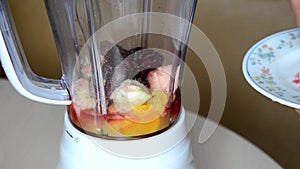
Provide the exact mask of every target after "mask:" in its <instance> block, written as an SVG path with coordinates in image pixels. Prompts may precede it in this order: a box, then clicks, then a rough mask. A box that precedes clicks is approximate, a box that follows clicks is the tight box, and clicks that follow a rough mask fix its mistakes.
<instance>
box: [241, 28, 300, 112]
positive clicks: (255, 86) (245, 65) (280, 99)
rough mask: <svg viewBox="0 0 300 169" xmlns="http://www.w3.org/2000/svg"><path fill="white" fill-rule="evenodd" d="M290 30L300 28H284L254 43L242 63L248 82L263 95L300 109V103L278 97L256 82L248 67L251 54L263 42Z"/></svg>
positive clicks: (297, 30)
mask: <svg viewBox="0 0 300 169" xmlns="http://www.w3.org/2000/svg"><path fill="white" fill-rule="evenodd" d="M290 32H300V28H294V29H288V30H284V31H280V32H277V33H274V34H271V35H269V36H266V37H265V38H262V39H260V40H259V41H257V42H256V43H255V44H254V45H252V46H251V48H249V49H248V51H247V52H246V54H245V55H244V58H243V63H242V71H243V74H244V77H245V79H246V81H247V82H248V84H250V86H252V87H253V88H254V89H255V90H256V91H258V92H259V93H261V94H262V95H264V96H266V97H267V98H269V99H271V100H272V101H273V102H278V103H280V104H282V105H285V106H288V107H292V108H296V109H300V103H294V102H291V101H289V100H287V99H284V98H282V97H278V96H276V95H274V94H272V93H270V92H268V91H266V90H265V89H263V88H262V87H261V86H260V85H258V84H257V83H255V81H254V80H253V78H252V77H251V76H250V74H249V72H248V70H249V69H248V65H247V63H248V60H249V56H250V55H251V54H252V53H253V51H254V50H255V49H256V48H257V47H258V46H261V45H262V43H265V42H266V41H269V40H271V39H274V38H276V37H278V36H280V35H283V34H287V33H290Z"/></svg>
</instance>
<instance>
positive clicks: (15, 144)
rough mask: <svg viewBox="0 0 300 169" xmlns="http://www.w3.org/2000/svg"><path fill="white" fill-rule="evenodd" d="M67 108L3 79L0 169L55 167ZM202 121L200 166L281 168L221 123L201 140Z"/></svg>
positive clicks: (197, 150) (200, 122) (196, 127)
mask: <svg viewBox="0 0 300 169" xmlns="http://www.w3.org/2000/svg"><path fill="white" fill-rule="evenodd" d="M65 109H66V108H65V107H64V106H53V105H46V104H41V103H37V102H33V101H30V100H28V99H26V98H24V97H22V96H21V95H19V94H18V93H17V92H16V91H15V90H14V89H13V88H12V87H11V85H10V84H9V82H8V81H6V80H3V79H0V169H55V167H56V163H57V161H58V158H59V142H60V137H61V135H62V132H63V116H64V112H65ZM202 125H203V118H201V117H198V119H197V121H196V123H195V125H194V127H193V129H192V131H191V141H192V148H193V153H194V157H195V161H196V163H197V166H198V169H280V168H282V167H280V166H279V165H278V164H277V163H276V162H274V161H273V160H272V159H271V158H270V157H268V156H267V155H266V154H265V153H264V152H262V151H261V150H260V149H258V148H257V147H256V146H254V145H252V144H251V143H249V142H248V141H247V140H245V139H243V138H242V137H240V136H238V135H237V134H235V133H233V132H232V131H230V130H228V129H226V128H224V127H222V126H219V127H218V128H217V130H216V132H215V133H214V134H213V136H212V137H211V138H210V139H209V140H208V141H207V142H205V143H204V144H199V143H198V141H197V140H198V136H199V131H200V129H201V126H202Z"/></svg>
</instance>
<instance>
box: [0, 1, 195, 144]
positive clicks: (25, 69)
mask: <svg viewBox="0 0 300 169" xmlns="http://www.w3.org/2000/svg"><path fill="white" fill-rule="evenodd" d="M196 3H197V1H196V0H165V1H160V0H144V1H140V0H128V1H124V0H113V1H112V0H85V1H78V0H61V1H51V0H45V5H46V9H47V12H48V16H49V20H50V23H51V27H52V30H53V34H54V38H55V41H56V46H57V50H58V54H59V57H60V61H61V67H62V74H63V76H62V78H61V79H59V80H53V79H46V78H43V77H39V76H37V75H35V74H34V73H33V72H32V71H31V69H30V67H29V66H28V63H27V61H26V59H25V55H24V52H23V50H22V47H21V45H20V42H19V40H18V37H17V33H16V30H15V28H14V24H13V20H12V17H11V15H10V12H9V8H8V4H7V2H6V1H1V14H2V17H1V31H2V36H3V38H4V42H5V44H6V47H7V50H8V57H9V58H7V59H2V60H10V61H11V63H12V69H9V70H8V71H9V72H12V73H7V74H8V78H10V79H11V81H12V82H13V84H15V86H17V87H16V88H17V89H18V90H19V91H20V90H21V93H23V95H25V96H27V97H29V98H31V99H34V100H37V101H40V102H46V103H52V104H63V105H68V115H69V118H70V120H71V122H72V124H73V125H74V126H75V127H76V128H77V129H79V130H80V131H82V132H84V133H87V134H89V135H92V136H96V137H101V138H109V139H118V138H120V139H132V138H134V139H135V138H140V137H148V136H150V135H156V134H159V133H161V132H163V131H165V130H167V129H168V128H169V127H171V126H172V125H173V124H174V123H175V122H176V120H177V119H178V116H179V114H180V108H181V97H180V86H181V84H182V72H183V71H182V70H183V65H184V60H185V53H186V48H187V47H186V43H187V39H188V34H189V30H190V29H189V28H190V26H191V24H192V20H193V16H194V12H195V6H196ZM171 16H176V17H177V18H178V22H174V21H172V22H173V23H172V24H169V23H167V21H168V20H169V18H168V17H170V18H171ZM161 17H163V18H164V17H165V18H166V19H163V20H161V21H160V22H159V23H157V20H160V18H161ZM170 20H172V19H170ZM153 27H155V29H157V30H156V31H151V30H152V29H153ZM163 32H167V33H168V34H169V35H166V33H163ZM4 68H5V67H4ZM6 70H7V69H6ZM10 74H12V75H11V76H10ZM20 88H21V89H20Z"/></svg>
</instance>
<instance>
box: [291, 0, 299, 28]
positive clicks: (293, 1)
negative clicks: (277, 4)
mask: <svg viewBox="0 0 300 169" xmlns="http://www.w3.org/2000/svg"><path fill="white" fill-rule="evenodd" d="M291 5H292V8H293V11H294V14H295V16H296V22H297V25H298V26H299V27H300V0H291Z"/></svg>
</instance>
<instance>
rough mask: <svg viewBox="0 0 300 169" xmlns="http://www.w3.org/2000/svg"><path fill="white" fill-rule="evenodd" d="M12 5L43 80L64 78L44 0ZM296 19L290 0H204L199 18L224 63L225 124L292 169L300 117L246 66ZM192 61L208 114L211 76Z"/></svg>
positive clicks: (299, 136) (295, 162) (296, 159)
mask: <svg viewBox="0 0 300 169" xmlns="http://www.w3.org/2000/svg"><path fill="white" fill-rule="evenodd" d="M9 2H10V3H11V6H12V8H13V12H14V13H15V19H16V22H17V26H18V30H19V33H20V37H21V40H22V42H23V46H24V48H25V52H26V54H28V56H29V60H30V63H31V65H32V67H33V70H34V71H36V72H37V73H38V74H40V75H43V76H48V77H59V76H60V73H59V72H60V70H59V64H58V61H57V57H56V51H55V50H54V49H55V46H54V45H53V39H52V37H51V35H49V34H50V28H49V25H48V23H47V22H46V21H44V19H45V18H46V14H45V11H44V7H43V6H42V5H41V4H42V3H43V1H42V0H27V1H18V0H9ZM294 19H295V18H294V16H293V14H292V12H291V8H290V4H289V1H288V0H200V1H199V3H198V8H197V14H196V17H195V24H196V25H197V26H198V27H200V29H201V30H202V31H203V32H205V33H206V35H207V36H208V37H209V38H210V40H211V41H212V43H213V44H214V46H215V47H216V49H217V51H218V53H219V55H220V57H221V60H222V62H223V64H224V68H225V72H226V78H227V85H228V97H227V103H226V107H225V112H224V115H223V118H222V121H221V122H222V124H223V125H224V126H226V127H228V128H230V129H232V130H234V131H235V132H237V133H238V134H240V135H242V136H243V137H245V138H247V139H248V140H249V141H251V142H252V143H254V144H256V145H257V146H258V147H260V148H261V149H262V150H264V151H265V152H266V153H267V154H269V155H270V156H271V157H273V158H274V159H275V160H276V161H277V162H279V163H280V164H281V165H282V166H283V167H284V168H289V169H290V168H298V167H297V166H300V161H299V158H300V150H299V148H298V145H297V143H300V134H299V131H300V115H297V114H296V113H295V112H294V110H293V109H291V108H288V107H285V106H282V105H280V104H278V103H274V102H272V101H271V100H269V99H267V98H265V97H264V96H262V95H261V94H259V93H257V92H256V91H255V90H253V89H252V88H251V87H250V86H249V85H248V84H247V82H246V81H245V79H244V77H243V75H242V71H241V63H242V59H243V56H244V54H245V53H246V51H247V50H248V49H249V48H250V47H251V46H252V45H253V44H255V42H257V41H258V40H259V39H261V38H263V37H265V36H267V35H270V34H272V33H275V32H278V31H281V30H285V29H289V28H293V27H295V22H294ZM44 51H47V52H44ZM189 63H190V66H192V69H193V71H194V72H197V74H198V75H199V76H198V77H197V80H198V81H199V84H200V87H201V88H200V92H201V110H200V113H201V114H203V115H205V114H206V112H207V110H208V106H209V102H210V100H209V99H210V97H209V93H208V91H209V84H207V83H208V77H207V75H206V74H205V70H204V68H203V65H201V62H193V61H189ZM192 63H193V64H192ZM199 65H200V66H199Z"/></svg>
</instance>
